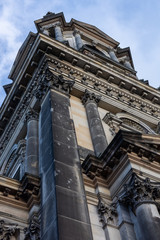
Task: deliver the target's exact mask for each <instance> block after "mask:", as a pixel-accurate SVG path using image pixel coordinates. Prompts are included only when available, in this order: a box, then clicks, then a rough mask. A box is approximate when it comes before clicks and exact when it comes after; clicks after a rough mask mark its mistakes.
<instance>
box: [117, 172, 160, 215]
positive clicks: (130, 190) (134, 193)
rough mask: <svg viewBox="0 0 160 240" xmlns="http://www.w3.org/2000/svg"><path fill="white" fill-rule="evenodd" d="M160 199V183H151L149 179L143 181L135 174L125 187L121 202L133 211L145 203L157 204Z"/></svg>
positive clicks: (120, 198)
mask: <svg viewBox="0 0 160 240" xmlns="http://www.w3.org/2000/svg"><path fill="white" fill-rule="evenodd" d="M158 198H160V183H154V182H151V181H150V179H149V178H146V179H142V178H140V177H138V176H137V175H136V174H135V173H133V174H132V177H131V180H130V182H129V183H128V184H125V185H124V193H123V194H122V195H121V196H120V197H119V202H121V203H124V204H126V205H128V206H131V207H132V209H133V210H135V209H136V207H137V206H138V205H140V204H143V203H154V204H157V203H156V201H155V200H156V199H158Z"/></svg>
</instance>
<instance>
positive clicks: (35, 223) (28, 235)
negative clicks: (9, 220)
mask: <svg viewBox="0 0 160 240" xmlns="http://www.w3.org/2000/svg"><path fill="white" fill-rule="evenodd" d="M24 234H25V239H24V240H32V239H34V240H39V239H40V223H39V220H38V217H37V216H36V215H34V216H33V217H32V218H31V220H30V223H29V226H28V227H27V228H24Z"/></svg>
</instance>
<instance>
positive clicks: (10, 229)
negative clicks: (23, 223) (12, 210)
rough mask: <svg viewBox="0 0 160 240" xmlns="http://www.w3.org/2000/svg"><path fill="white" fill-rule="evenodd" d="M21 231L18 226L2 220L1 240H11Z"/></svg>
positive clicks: (0, 227)
mask: <svg viewBox="0 0 160 240" xmlns="http://www.w3.org/2000/svg"><path fill="white" fill-rule="evenodd" d="M18 230H19V228H18V225H16V224H12V223H6V222H5V221H4V220H0V240H10V239H12V236H15V235H16V233H17V231H18Z"/></svg>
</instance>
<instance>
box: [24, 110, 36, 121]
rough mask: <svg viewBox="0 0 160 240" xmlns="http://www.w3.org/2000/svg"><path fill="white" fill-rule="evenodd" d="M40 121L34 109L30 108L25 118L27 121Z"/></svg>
mask: <svg viewBox="0 0 160 240" xmlns="http://www.w3.org/2000/svg"><path fill="white" fill-rule="evenodd" d="M38 119H39V114H38V113H37V112H36V111H35V110H34V109H33V108H30V109H29V110H28V111H27V113H26V116H25V121H27V122H29V121H31V120H38Z"/></svg>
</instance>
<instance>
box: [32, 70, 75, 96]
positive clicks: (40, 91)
mask: <svg viewBox="0 0 160 240" xmlns="http://www.w3.org/2000/svg"><path fill="white" fill-rule="evenodd" d="M74 83H75V81H73V80H66V79H64V78H63V76H62V75H58V76H57V75H54V74H53V73H52V72H51V71H50V70H49V69H48V68H47V69H46V70H45V71H44V73H43V75H42V77H41V80H40V82H39V84H38V86H37V88H36V89H35V91H34V95H35V96H36V98H37V99H38V100H41V99H42V98H43V96H44V95H45V94H46V92H47V91H48V89H51V88H54V89H57V90H59V91H61V92H63V93H66V94H69V93H70V91H71V90H72V87H73V85H74Z"/></svg>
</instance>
